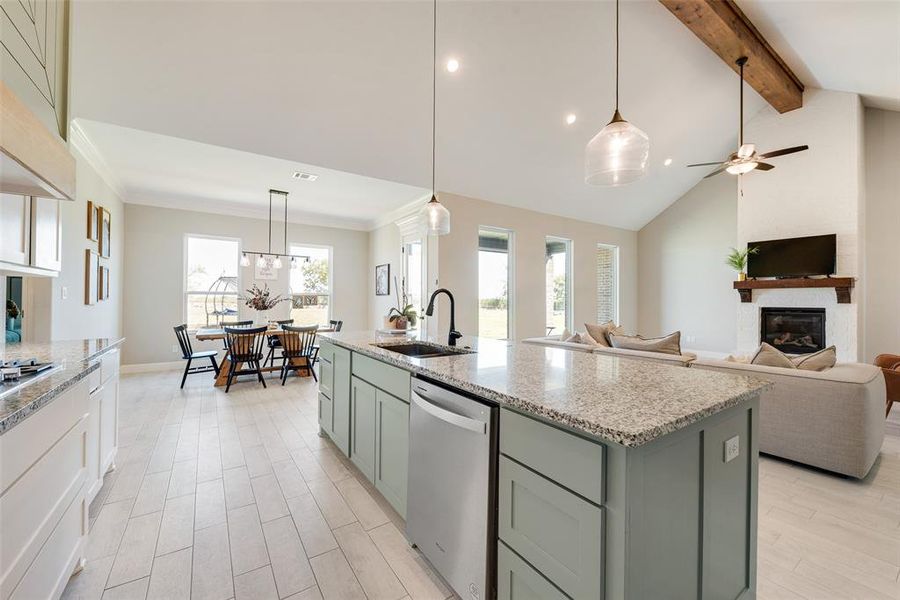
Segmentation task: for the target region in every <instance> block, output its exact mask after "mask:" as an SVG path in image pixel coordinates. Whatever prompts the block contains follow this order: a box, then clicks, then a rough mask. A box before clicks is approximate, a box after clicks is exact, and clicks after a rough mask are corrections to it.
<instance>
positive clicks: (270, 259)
mask: <svg viewBox="0 0 900 600" xmlns="http://www.w3.org/2000/svg"><path fill="white" fill-rule="evenodd" d="M274 196H281V197H282V198H284V252H282V253H278V252H272V199H273V197H274ZM287 201H288V193H287V192H285V191H282V190H274V189H272V190H269V245H268V248H267V250H266V251H265V252H262V251H256V250H253V251H251V250H247V251H244V252H241V260H240V265H241V266H242V267H249V266H250V257H249V256H247V255H248V254H251V255H252V254H255V255H256V266H257V267H259V268H261V269H262V268H271V269H281V268H283V267H284V262H283V260H282V259H283V258H290V259H291V268H292V269H293V268H297V261H296V259H297V258H302V259H304V261H305V262H309V257H308V256H300V255H295V254H288V206H287Z"/></svg>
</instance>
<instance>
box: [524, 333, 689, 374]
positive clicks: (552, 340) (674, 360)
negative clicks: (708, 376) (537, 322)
mask: <svg viewBox="0 0 900 600" xmlns="http://www.w3.org/2000/svg"><path fill="white" fill-rule="evenodd" d="M522 342H523V343H525V344H537V345H540V346H552V347H554V348H565V349H567V350H575V351H576V352H593V353H594V354H608V355H611V356H620V357H623V358H642V359H644V360H652V361H656V362H661V363H664V364H668V365H674V366H678V367H687V366H689V365H690V364H691V362H692V361H693V360H695V359H696V358H697V355H696V354H692V353H690V352H682V353H681V354H680V355H678V354H662V353H659V352H643V351H641V350H625V349H624V348H609V347H606V346H593V345H591V344H578V343H575V342H563V341H561V340H560V339H559V336H558V335H549V336H547V337H536V338H526V339H524V340H522Z"/></svg>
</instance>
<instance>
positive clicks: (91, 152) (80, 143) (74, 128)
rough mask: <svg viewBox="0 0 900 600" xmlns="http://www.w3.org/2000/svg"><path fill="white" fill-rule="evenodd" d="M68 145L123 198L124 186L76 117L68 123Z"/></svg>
mask: <svg viewBox="0 0 900 600" xmlns="http://www.w3.org/2000/svg"><path fill="white" fill-rule="evenodd" d="M69 146H71V147H72V148H74V149H76V150H78V153H79V154H81V155H82V156H83V157H84V159H85V160H86V161H87V162H88V164H89V165H91V167H93V169H94V171H96V172H97V175H99V176H100V179H102V180H103V181H104V182H106V185H108V186H109V187H110V188H111V189H112V191H113V192H114V193H115V194H116V195H117V196H118V197H119V199H120V200H122V199H124V198H125V186H124V185H123V184H122V182H121V181H120V180H119V178H118V177H116V176H115V174H114V173H113V170H112V169H111V168H110V166H109V163H107V162H106V159H104V158H103V154H101V153H100V150H98V149H97V146H95V145H94V142H92V141H91V138H90V137H88V135H87V133H86V132H85V131H84V129H82V128H81V125H80V124H79V123H78V119H74V120H73V121H72V122H71V123H70V124H69Z"/></svg>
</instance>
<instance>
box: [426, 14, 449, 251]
mask: <svg viewBox="0 0 900 600" xmlns="http://www.w3.org/2000/svg"><path fill="white" fill-rule="evenodd" d="M431 40H432V58H431V200H429V201H428V202H427V203H426V204H425V206H424V208H422V220H423V221H424V222H425V232H426V233H427V234H428V235H447V234H448V233H450V211H449V210H447V207H445V206H444V205H443V204H441V203H440V201H439V200H438V199H437V192H436V191H435V185H434V180H435V177H434V172H435V168H434V165H435V156H436V154H437V143H436V131H437V0H434V9H433V12H432V37H431Z"/></svg>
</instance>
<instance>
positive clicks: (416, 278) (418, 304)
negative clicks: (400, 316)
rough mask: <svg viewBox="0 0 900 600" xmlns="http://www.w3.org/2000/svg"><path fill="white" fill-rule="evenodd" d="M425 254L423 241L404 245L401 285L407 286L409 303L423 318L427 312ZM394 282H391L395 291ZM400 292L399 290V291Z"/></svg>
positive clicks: (418, 240)
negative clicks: (424, 303)
mask: <svg viewBox="0 0 900 600" xmlns="http://www.w3.org/2000/svg"><path fill="white" fill-rule="evenodd" d="M424 259H425V253H424V252H423V243H422V240H421V239H417V240H411V241H407V242H405V243H404V244H403V265H402V269H403V272H402V273H401V275H400V276H401V278H402V280H401V285H403V284H405V285H406V295H407V298H408V302H409V303H410V304H412V305H413V308H414V309H416V313H417V314H418V315H419V316H420V317H421V316H422V313H424V311H425V307H424V306H423V302H425V300H424V299H423V298H424V293H425V292H424V290H425V286H424V282H425V276H424V273H425V271H424V269H425V261H424ZM393 286H394V282H393V281H392V282H391V289H393ZM398 292H399V290H398Z"/></svg>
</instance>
